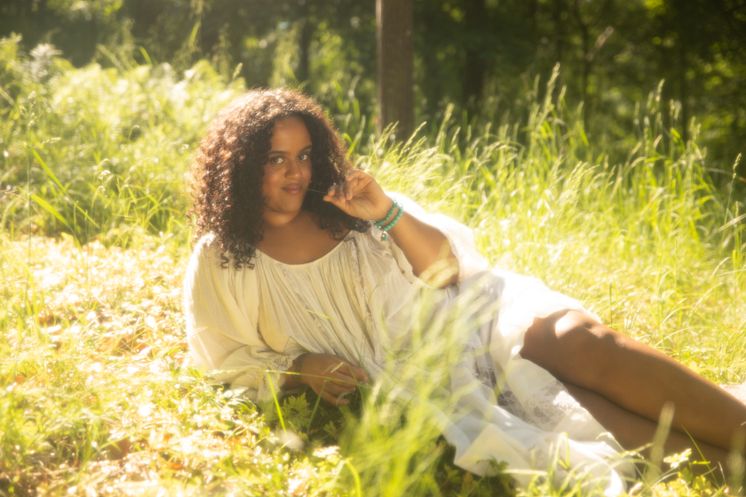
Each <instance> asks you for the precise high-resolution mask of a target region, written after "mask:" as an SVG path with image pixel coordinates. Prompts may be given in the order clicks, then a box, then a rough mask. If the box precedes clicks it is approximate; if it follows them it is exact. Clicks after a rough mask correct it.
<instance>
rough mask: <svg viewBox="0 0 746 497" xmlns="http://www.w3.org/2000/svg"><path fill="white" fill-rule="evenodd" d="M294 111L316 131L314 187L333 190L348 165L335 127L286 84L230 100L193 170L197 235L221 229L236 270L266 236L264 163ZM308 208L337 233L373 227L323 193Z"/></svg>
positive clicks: (250, 263) (308, 200)
mask: <svg viewBox="0 0 746 497" xmlns="http://www.w3.org/2000/svg"><path fill="white" fill-rule="evenodd" d="M291 116H297V117H299V118H301V119H302V120H303V122H304V123H305V125H306V128H307V129H308V132H309V134H310V136H311V143H312V148H311V181H312V182H311V187H312V188H313V189H314V190H319V191H327V190H328V189H329V188H330V187H331V186H332V185H333V184H334V183H337V182H340V181H341V180H342V179H343V178H344V175H345V173H346V172H347V170H348V169H349V168H350V164H349V162H348V161H347V160H346V158H345V147H344V145H343V144H342V142H341V140H340V139H339V136H338V134H337V132H336V130H335V129H334V127H333V126H332V124H331V122H330V121H329V119H328V118H327V117H326V116H325V114H324V112H323V111H322V109H321V107H320V106H319V105H318V104H317V103H316V102H314V101H313V100H312V99H310V98H309V97H307V96H305V95H303V94H301V93H299V92H297V91H293V90H287V89H275V90H266V89H264V90H253V91H250V92H248V93H247V94H245V95H243V96H242V97H240V98H239V99H237V100H236V101H235V102H233V103H232V104H231V105H229V106H228V107H227V108H226V109H225V110H224V111H223V112H222V113H221V114H220V115H219V116H218V117H217V118H216V119H215V121H214V122H213V123H212V125H211V126H210V128H209V130H208V132H207V135H206V136H205V137H204V139H203V140H202V142H201V143H200V147H199V150H198V152H197V156H196V158H195V162H194V165H193V168H192V182H193V183H192V198H193V206H192V210H191V215H192V217H193V218H194V220H195V224H196V235H197V236H198V237H199V236H202V235H204V234H206V233H213V234H214V235H215V239H216V242H217V243H218V248H219V250H220V253H221V259H222V261H223V265H224V266H226V265H227V264H228V261H229V257H228V256H230V258H232V260H233V264H234V267H235V268H236V269H239V268H241V267H244V266H247V267H250V268H253V267H254V257H255V256H256V245H257V243H258V242H259V241H260V240H261V239H262V234H263V219H262V210H263V209H264V199H263V197H262V178H263V176H264V167H263V165H264V164H265V163H266V162H267V156H268V153H269V151H270V147H271V143H270V142H271V139H272V132H273V130H274V124H275V123H276V122H277V121H278V120H281V119H285V118H287V117H291ZM302 208H303V209H304V210H307V211H309V212H311V213H313V214H315V217H316V218H317V219H318V222H319V225H320V226H321V228H323V229H327V230H329V232H330V233H331V234H332V236H334V237H335V238H341V237H342V236H344V233H345V232H346V231H347V230H350V229H353V230H356V231H366V230H367V229H369V223H366V222H365V221H363V220H361V219H358V218H355V217H352V216H349V215H347V214H345V213H344V212H342V211H341V210H340V209H338V208H337V207H335V206H334V205H332V204H330V203H328V202H325V201H323V199H322V198H321V196H320V195H306V197H305V199H304V201H303V207H302Z"/></svg>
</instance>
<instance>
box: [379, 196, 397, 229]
mask: <svg viewBox="0 0 746 497" xmlns="http://www.w3.org/2000/svg"><path fill="white" fill-rule="evenodd" d="M398 209H399V210H400V209H401V206H400V205H399V204H397V203H396V200H394V201H392V202H391V207H389V211H388V212H387V213H386V215H385V216H383V217H382V218H381V219H379V220H378V221H374V222H373V224H375V225H376V228H378V229H381V228H383V227H384V226H386V224H388V223H389V220H390V219H391V217H392V216H393V215H394V212H396V211H397V210H398Z"/></svg>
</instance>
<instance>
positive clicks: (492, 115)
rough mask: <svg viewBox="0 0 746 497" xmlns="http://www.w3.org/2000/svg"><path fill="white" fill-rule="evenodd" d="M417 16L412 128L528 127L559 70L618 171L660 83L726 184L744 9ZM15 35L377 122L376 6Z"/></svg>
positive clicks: (151, 14)
mask: <svg viewBox="0 0 746 497" xmlns="http://www.w3.org/2000/svg"><path fill="white" fill-rule="evenodd" d="M391 3H397V2H391ZM398 3H402V2H398ZM403 3H408V2H403ZM413 4H414V15H413V18H412V36H413V41H414V60H415V62H414V88H415V90H414V91H415V98H414V100H413V103H412V105H413V106H414V111H415V116H416V117H415V122H416V123H421V122H424V121H426V122H428V123H430V125H434V123H437V122H438V118H439V117H440V116H442V114H443V112H444V110H445V108H446V107H447V106H448V105H449V104H454V105H455V106H456V109H457V110H458V112H459V113H465V114H466V115H467V116H468V117H469V118H486V119H489V120H499V119H501V118H502V119H503V120H504V119H505V117H506V116H511V115H512V116H516V117H517V116H520V115H521V114H525V112H526V110H525V109H526V108H527V95H530V94H531V92H530V91H529V90H530V89H531V87H532V86H533V85H534V80H535V78H539V79H540V81H541V82H542V85H540V88H542V87H543V83H545V82H546V80H547V79H548V78H549V75H550V74H551V71H552V68H553V67H554V65H555V64H560V66H561V68H562V69H561V72H560V79H559V82H558V87H563V86H564V87H566V88H567V93H568V101H569V102H571V103H573V104H574V105H578V104H580V103H581V102H582V104H583V109H582V116H583V120H584V124H585V129H586V132H587V134H588V138H589V140H592V141H593V142H594V143H595V144H597V145H599V146H600V147H602V148H604V149H606V150H608V151H609V154H612V155H613V156H614V158H617V157H621V158H624V157H625V156H626V153H627V152H626V151H628V150H629V149H630V143H631V140H632V139H633V138H632V137H633V134H632V133H631V131H632V130H633V127H634V120H635V116H636V109H637V107H639V106H640V105H642V104H643V102H644V100H645V98H646V97H647V95H648V93H649V92H651V91H653V90H654V89H655V88H656V87H657V85H658V84H659V83H660V82H661V81H664V82H665V83H664V84H663V93H662V98H663V99H664V100H670V99H673V100H676V101H677V102H678V104H679V106H680V108H679V110H678V112H679V113H680V119H681V122H682V123H684V124H683V125H682V126H681V132H682V134H683V138H684V140H686V139H687V138H688V137H689V134H690V129H689V127H690V124H691V119H692V118H696V120H697V122H698V123H699V125H700V126H701V130H700V141H701V143H702V144H703V145H705V146H706V147H707V149H708V158H709V159H711V160H712V161H715V162H714V163H717V164H720V165H721V166H722V167H723V168H725V169H730V167H729V166H730V163H732V161H733V160H734V159H735V157H736V155H737V154H738V153H740V152H743V144H744V143H746V92H745V91H743V84H744V81H746V48H744V47H746V2H744V1H743V0H713V1H708V0H634V1H620V0H594V1H588V0H501V1H497V0H464V1H454V0H450V1H447V0H428V1H424V0H422V1H415V2H413ZM11 33H18V34H20V35H21V36H22V44H23V47H25V48H26V49H27V50H31V49H32V48H34V47H36V46H37V45H38V44H39V43H50V44H52V45H53V46H54V47H56V48H57V49H58V50H60V51H61V52H62V54H64V57H65V58H67V59H68V60H70V62H71V63H72V64H74V65H76V66H81V65H83V64H86V63H89V62H91V61H94V60H95V61H99V62H101V63H102V64H104V65H108V64H111V60H110V59H109V57H108V56H107V55H106V52H107V51H108V52H113V53H115V54H118V55H124V56H126V57H125V60H129V59H131V58H134V60H137V61H138V62H140V63H144V62H148V63H155V64H158V63H163V62H165V63H168V64H170V65H171V66H172V67H173V68H174V70H176V71H177V72H181V71H183V70H185V69H188V68H189V67H191V66H192V65H193V64H194V63H195V62H196V61H197V60H200V59H203V58H204V59H208V60H210V62H211V63H212V65H213V66H214V67H215V68H216V70H217V71H218V72H219V73H220V74H222V75H223V76H225V77H229V78H230V77H236V76H240V77H241V78H243V80H244V81H245V82H246V85H247V86H248V87H254V86H268V85H270V86H275V85H288V84H290V85H300V86H301V87H303V88H304V89H306V90H307V91H308V92H310V93H312V94H313V95H315V96H317V97H318V98H320V99H321V100H322V101H324V103H325V104H327V105H330V106H332V107H333V106H334V104H335V102H334V100H335V99H336V97H337V95H339V94H340V93H348V94H351V95H354V97H355V99H356V100H357V101H358V102H359V104H360V106H361V112H362V114H364V115H374V114H375V108H376V107H375V105H374V104H375V99H376V74H377V72H376V60H377V59H376V12H375V2H373V1H363V2H360V1H352V0H327V1H314V0H290V1H270V0H252V1H245V0H213V1H208V0H188V1H187V0H99V1H86V0H28V1H27V0H4V1H3V2H2V4H0V35H3V36H7V35H9V34H11ZM102 48H105V50H102ZM714 163H713V164H714ZM741 171H743V169H741ZM742 175H743V174H742Z"/></svg>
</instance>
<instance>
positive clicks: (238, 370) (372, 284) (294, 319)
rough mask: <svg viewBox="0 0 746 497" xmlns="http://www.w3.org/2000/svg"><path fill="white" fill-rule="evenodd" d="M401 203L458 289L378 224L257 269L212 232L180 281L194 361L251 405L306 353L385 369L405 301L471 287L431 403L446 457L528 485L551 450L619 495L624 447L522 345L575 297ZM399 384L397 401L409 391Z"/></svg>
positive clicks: (400, 339)
mask: <svg viewBox="0 0 746 497" xmlns="http://www.w3.org/2000/svg"><path fill="white" fill-rule="evenodd" d="M396 199H397V201H398V202H399V203H400V204H402V205H403V206H404V209H405V210H406V211H407V212H409V213H410V214H412V215H414V216H415V217H417V218H419V219H421V220H422V221H424V222H426V223H428V224H430V225H432V226H434V227H436V228H438V229H439V230H440V231H441V232H442V233H443V234H444V235H445V236H446V237H447V238H448V240H449V242H450V244H451V248H452V250H453V252H454V254H455V256H456V258H457V260H458V263H459V268H458V270H459V285H458V288H453V289H450V290H443V291H436V290H433V289H429V288H427V286H426V285H424V284H423V283H422V282H421V281H420V280H419V279H418V278H417V277H416V276H415V275H414V274H413V273H412V268H411V266H410V265H409V263H408V261H407V260H406V257H405V256H404V254H403V253H402V252H401V250H400V249H399V248H398V247H397V246H396V244H395V243H393V242H392V241H391V240H390V239H389V240H386V241H382V240H380V237H378V236H377V235H378V234H377V233H376V232H375V231H374V230H371V231H370V232H368V233H359V232H355V231H351V232H350V233H348V235H347V236H345V238H344V239H343V240H342V241H341V242H340V243H339V244H338V245H337V246H335V248H333V249H332V250H331V251H330V252H329V253H327V254H325V255H324V256H322V257H321V258H319V259H317V260H315V261H312V262H309V263H306V264H285V263H282V262H280V261H277V260H275V259H272V258H271V257H269V256H268V255H266V254H264V253H262V252H261V251H258V250H257V256H256V260H255V267H254V268H253V269H249V268H243V269H240V270H236V269H234V268H233V266H232V265H231V264H230V263H228V264H223V265H221V259H220V255H219V253H218V251H217V250H216V249H215V247H214V246H213V244H212V242H213V237H212V236H211V235H207V236H205V237H203V238H202V239H201V240H200V241H199V243H198V244H197V246H196V247H195V249H194V252H193V254H192V258H191V260H190V263H189V267H188V269H187V275H186V279H185V286H184V312H185V316H186V324H187V339H188V343H189V351H190V360H191V364H192V365H194V366H196V367H199V368H202V369H204V370H205V371H208V372H210V374H211V376H212V377H214V378H216V379H217V380H219V381H222V382H226V383H230V385H231V386H232V387H242V388H245V389H246V392H247V394H248V395H249V396H250V397H251V398H253V399H255V400H258V401H262V400H267V399H268V398H271V396H272V392H273V391H278V389H279V383H278V382H279V381H280V380H279V378H280V373H281V372H283V371H286V370H287V369H288V367H289V366H290V364H291V363H292V361H293V360H294V359H295V357H297V356H298V355H300V354H302V353H304V352H316V353H329V354H335V355H337V356H339V357H342V358H344V359H347V360H349V361H350V362H352V363H355V364H358V365H360V366H361V367H363V368H364V369H365V370H366V371H368V373H369V374H370V375H371V376H372V377H373V378H379V379H380V378H381V375H384V376H385V375H386V368H385V364H386V363H387V362H386V361H387V358H391V357H392V356H394V357H395V356H396V354H397V353H398V352H400V351H398V350H397V348H401V347H402V346H403V345H402V344H404V343H406V340H407V335H408V333H409V331H410V328H411V326H412V323H413V316H412V309H413V308H415V307H416V305H417V303H418V301H419V300H421V299H423V298H424V297H423V295H428V297H427V298H432V295H437V298H436V304H434V306H433V314H434V315H437V314H438V313H440V314H443V313H447V312H448V311H449V309H450V310H453V309H454V308H455V307H456V306H458V305H460V304H458V302H459V298H461V297H462V296H464V295H467V294H468V295H470V296H471V297H470V298H472V301H475V300H477V298H478V299H479V303H478V304H477V305H472V306H471V307H470V311H469V313H477V314H480V318H479V319H476V320H475V319H472V320H471V321H469V322H468V323H469V326H470V327H471V331H470V333H468V335H469V336H468V337H467V338H466V341H465V343H464V344H463V345H464V346H465V348H464V352H463V354H462V355H461V356H460V357H461V359H460V360H459V361H457V362H458V364H456V365H455V366H454V365H451V366H449V367H450V369H451V370H450V372H449V375H450V384H449V387H448V388H447V390H448V391H449V392H450V393H451V395H452V397H453V399H454V400H453V404H454V408H453V409H450V410H447V411H444V410H442V409H438V408H433V416H434V417H435V418H436V420H437V422H438V423H439V425H440V426H441V428H442V430H443V435H444V437H445V438H446V439H447V440H448V442H449V443H451V444H452V445H453V446H454V448H455V452H456V453H455V459H454V463H455V464H457V465H458V466H460V467H462V468H464V469H467V470H469V471H472V472H474V473H476V474H485V473H487V472H489V471H490V468H491V467H492V466H491V464H490V463H491V462H492V461H498V462H499V461H504V462H507V463H508V467H507V470H508V471H509V472H512V473H513V474H514V476H516V478H517V479H518V480H519V481H522V482H526V481H527V480H528V479H529V477H530V474H531V472H533V473H535V472H536V470H545V469H547V468H549V467H550V465H552V464H553V461H555V458H556V457H558V454H560V455H561V457H562V458H563V459H565V461H566V462H567V463H569V466H570V467H572V468H573V470H574V471H577V473H576V474H584V475H585V477H586V479H588V480H589V481H593V482H596V483H598V482H600V483H598V484H599V485H601V487H602V488H603V489H605V492H604V493H605V494H607V495H614V494H617V493H619V492H621V491H622V490H623V484H622V480H621V478H620V468H625V470H628V469H629V468H628V467H627V466H625V465H624V464H622V465H621V466H620V457H619V454H620V450H621V449H620V447H619V445H618V444H617V443H616V441H615V440H614V439H613V437H611V435H610V434H608V433H606V432H605V430H604V429H603V428H602V427H601V426H600V424H599V423H598V422H597V421H596V420H595V419H594V418H593V417H592V416H591V415H590V414H589V413H588V411H586V410H585V409H584V408H583V407H581V406H580V405H579V404H578V403H577V402H576V401H575V399H573V398H572V397H571V396H570V395H569V394H568V392H567V391H566V389H565V388H564V387H563V386H562V384H561V383H560V382H558V381H557V380H556V379H555V378H554V377H553V376H552V375H550V374H549V373H548V372H546V371H545V370H543V369H542V368H540V367H538V366H536V365H535V364H534V363H532V362H530V361H527V360H525V359H523V358H522V357H521V356H520V354H519V351H520V349H521V347H522V345H523V336H524V333H525V330H526V329H527V328H528V326H530V324H531V323H532V321H533V320H534V319H535V318H536V317H542V316H546V315H548V314H550V313H552V312H555V311H558V310H561V309H568V308H574V309H583V308H582V306H581V305H580V304H579V303H578V302H577V301H576V300H574V299H571V298H569V297H567V296H564V295H562V294H560V293H557V292H554V291H552V290H550V289H548V288H547V287H546V286H545V285H544V284H543V283H542V282H541V281H539V280H537V279H535V278H530V277H526V276H521V275H517V274H514V273H510V272H506V271H502V270H499V269H494V268H493V269H490V268H489V266H488V264H487V263H486V261H485V259H484V258H483V257H482V256H481V255H480V254H479V253H478V252H477V251H476V249H475V246H474V243H473V237H472V233H471V231H470V230H469V229H468V228H466V227H465V226H463V225H462V224H460V223H458V222H456V221H454V220H453V219H451V218H449V217H447V216H443V215H439V214H428V213H425V212H424V211H423V210H422V209H421V208H420V207H419V206H417V205H416V204H414V203H413V202H412V201H410V200H408V199H406V198H405V197H402V196H396ZM223 266H225V267H223ZM438 292H439V293H438ZM475 296H476V297H477V298H475ZM383 379H384V380H386V378H383ZM390 381H392V382H395V381H396V378H391V380H390ZM496 383H497V384H499V388H498V389H497V390H498V391H499V393H500V395H499V398H498V397H496V395H495V391H496V389H495V386H496ZM399 390H401V395H402V397H403V398H406V397H407V395H408V394H407V391H406V388H403V389H399ZM555 477H556V478H563V477H564V474H562V473H561V472H558V473H556V474H555ZM594 484H595V483H594Z"/></svg>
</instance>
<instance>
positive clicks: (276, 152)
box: [267, 145, 313, 154]
mask: <svg viewBox="0 0 746 497" xmlns="http://www.w3.org/2000/svg"><path fill="white" fill-rule="evenodd" d="M312 148H313V145H308V146H306V147H303V148H302V149H300V151H301V152H306V151H308V150H310V149H312ZM287 153H289V152H288V151H287V150H281V149H272V150H270V151H269V152H267V154H287Z"/></svg>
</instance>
